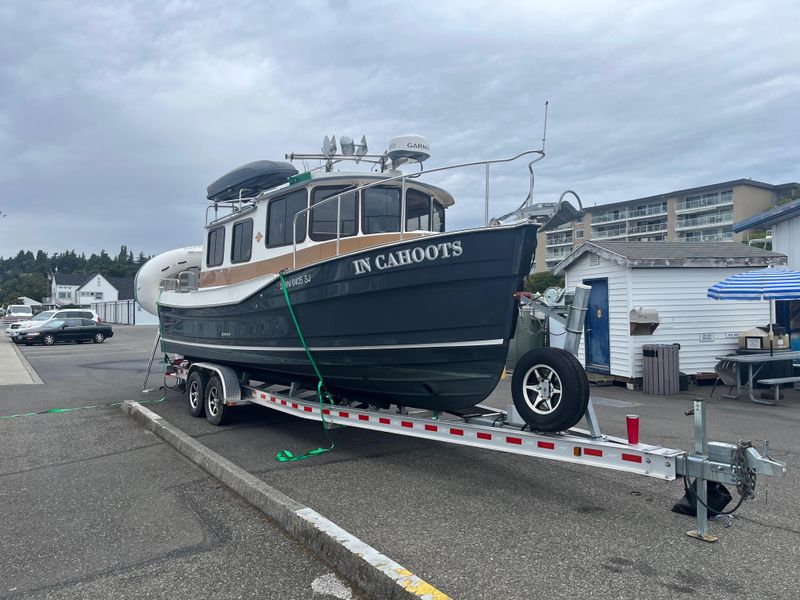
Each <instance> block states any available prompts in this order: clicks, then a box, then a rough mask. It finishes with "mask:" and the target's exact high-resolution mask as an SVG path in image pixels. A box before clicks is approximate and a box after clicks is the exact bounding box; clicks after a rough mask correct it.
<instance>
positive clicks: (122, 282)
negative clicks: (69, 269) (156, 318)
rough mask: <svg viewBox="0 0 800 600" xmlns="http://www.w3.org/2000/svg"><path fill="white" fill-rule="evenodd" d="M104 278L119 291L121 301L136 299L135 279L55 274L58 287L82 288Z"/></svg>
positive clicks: (80, 274)
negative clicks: (98, 278) (92, 281)
mask: <svg viewBox="0 0 800 600" xmlns="http://www.w3.org/2000/svg"><path fill="white" fill-rule="evenodd" d="M98 275H99V276H101V277H103V278H104V279H105V280H106V281H108V283H110V284H111V285H113V286H114V287H115V288H116V289H117V293H118V297H119V300H133V299H134V297H135V296H134V285H135V284H134V278H133V277H106V276H105V275H103V274H102V273H92V274H90V275H86V274H85V273H54V274H53V279H55V282H56V285H72V286H77V287H78V288H82V287H83V286H84V285H86V284H87V283H89V282H90V281H91V280H92V279H94V278H95V277H97V276H98Z"/></svg>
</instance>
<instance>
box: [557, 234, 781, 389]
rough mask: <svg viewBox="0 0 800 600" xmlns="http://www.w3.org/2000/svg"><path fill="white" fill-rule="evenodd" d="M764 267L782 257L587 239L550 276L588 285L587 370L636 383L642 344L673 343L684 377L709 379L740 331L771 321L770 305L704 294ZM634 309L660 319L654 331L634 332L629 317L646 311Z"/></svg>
mask: <svg viewBox="0 0 800 600" xmlns="http://www.w3.org/2000/svg"><path fill="white" fill-rule="evenodd" d="M769 264H772V265H785V264H786V257H785V256H784V255H783V254H778V253H775V252H768V251H766V250H762V249H760V248H753V247H750V246H747V245H745V244H738V243H733V244H732V243H730V242H728V243H726V242H709V243H706V244H695V243H692V242H618V241H611V242H605V241H589V242H584V243H583V244H582V245H581V246H580V247H579V248H577V249H576V250H575V251H573V252H572V253H571V254H570V255H569V256H568V257H567V258H566V259H565V260H563V261H562V262H561V263H559V264H558V265H557V266H556V268H555V269H554V271H555V273H557V274H562V273H563V274H564V276H565V286H566V288H567V290H574V288H575V285H576V284H578V283H584V284H587V285H591V286H592V292H591V294H590V298H589V310H588V314H587V318H586V324H585V330H586V333H585V335H584V338H583V340H582V341H581V346H580V352H579V358H580V359H581V362H582V363H583V364H584V365H585V366H586V369H587V370H588V371H593V372H597V373H605V374H609V375H612V376H614V377H618V378H620V379H624V380H633V379H638V378H640V377H641V376H642V346H643V345H644V344H673V343H678V344H680V345H681V349H680V369H681V371H683V372H684V373H686V374H688V375H697V374H699V373H713V371H714V365H715V364H716V362H717V360H716V358H715V357H717V356H722V355H726V354H730V353H732V352H735V351H736V349H737V348H738V344H739V340H738V336H739V333H740V332H742V331H747V330H750V329H752V328H753V327H756V326H758V325H766V324H767V323H768V321H769V304H768V303H767V302H741V301H727V302H724V301H722V302H721V301H717V300H710V299H708V298H707V297H706V294H707V292H708V288H710V287H711V286H712V285H714V284H715V283H717V282H719V281H721V280H723V279H725V278H726V277H729V276H731V275H733V274H735V273H741V272H743V271H750V270H753V269H757V268H760V267H766V266H767V265H769ZM639 309H652V310H654V311H655V312H656V313H657V315H658V321H659V324H658V326H657V327H656V329H655V331H653V332H652V333H650V332H649V329H648V328H647V327H639V328H636V329H638V330H639V331H634V327H632V325H631V318H632V315H631V311H634V310H638V311H639V312H641V313H644V312H646V311H644V310H639ZM641 330H645V331H644V332H642V331H641Z"/></svg>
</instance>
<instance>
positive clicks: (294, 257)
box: [292, 150, 544, 269]
mask: <svg viewBox="0 0 800 600" xmlns="http://www.w3.org/2000/svg"><path fill="white" fill-rule="evenodd" d="M529 154H538V155H539V156H540V159H541V158H544V150H526V151H525V152H520V153H519V154H517V155H516V156H512V157H511V158H496V159H493V160H479V161H473V162H466V163H459V164H456V165H448V166H445V167H438V168H436V169H430V170H428V171H423V172H422V173H413V174H411V175H406V174H405V173H401V174H400V175H393V176H391V177H386V178H384V179H379V180H378V181H373V182H370V183H367V184H364V185H362V186H359V187H356V188H353V189H350V190H347V191H345V192H341V193H340V194H337V195H336V196H329V197H327V198H325V199H324V200H322V201H321V202H318V203H317V204H314V205H312V206H308V207H306V208H304V209H302V210H299V211H297V213H295V215H294V218H293V219H292V268H293V269H296V268H297V219H298V218H299V217H300V215H301V214H305V213H307V212H309V211H311V210H313V209H314V208H318V207H319V206H322V205H323V204H325V203H327V202H332V201H333V200H336V201H337V211H336V212H337V215H340V214H341V199H342V196H344V195H346V194H355V193H356V192H360V191H361V190H366V189H368V188H371V187H375V186H378V185H384V184H386V183H389V182H391V181H397V180H398V179H399V180H401V188H402V191H401V193H402V197H401V198H400V203H401V204H400V211H401V221H400V236H401V237H400V239H403V229H404V227H405V223H404V222H403V218H402V217H403V215H405V185H406V183H405V180H406V179H418V178H419V177H420V175H423V174H430V173H439V172H442V171H449V170H452V169H463V168H465V167H475V166H479V165H485V167H486V200H485V204H486V207H485V211H484V212H485V219H486V223H485V225H484V226H488V224H489V165H494V164H499V163H507V162H513V161H515V160H517V159H519V158H521V157H523V156H528V155H529ZM540 159H539V160H540ZM340 238H341V220H340V219H339V218H337V220H336V256H339V248H340V245H339V244H340Z"/></svg>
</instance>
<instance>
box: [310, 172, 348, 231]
mask: <svg viewBox="0 0 800 600" xmlns="http://www.w3.org/2000/svg"><path fill="white" fill-rule="evenodd" d="M347 189H348V188H347V187H344V186H342V187H318V188H315V189H314V191H313V192H311V206H314V205H316V204H318V203H320V202H322V201H323V200H324V199H325V198H330V197H331V196H336V195H337V194H340V193H342V192H343V191H345V190H347ZM338 203H339V201H337V200H330V201H328V202H326V203H325V204H323V205H322V206H320V207H318V208H314V209H313V210H311V211H310V212H311V224H310V225H309V230H308V237H310V238H311V239H312V240H314V241H315V242H321V241H324V240H335V239H336V213H337V204H338ZM357 206H358V202H357V195H356V192H350V193H348V194H344V195H342V199H341V219H340V220H341V225H340V226H339V228H340V229H339V231H340V233H341V236H342V237H345V236H349V235H355V234H356V233H357V232H358V226H357V223H358V208H357Z"/></svg>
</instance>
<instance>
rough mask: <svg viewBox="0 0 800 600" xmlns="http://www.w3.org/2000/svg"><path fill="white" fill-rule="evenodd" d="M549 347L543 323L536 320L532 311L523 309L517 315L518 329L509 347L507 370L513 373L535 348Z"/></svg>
mask: <svg viewBox="0 0 800 600" xmlns="http://www.w3.org/2000/svg"><path fill="white" fill-rule="evenodd" d="M547 345H548V336H547V332H546V331H545V328H544V327H542V323H541V321H539V320H538V319H535V318H534V317H533V315H532V314H531V311H530V309H528V308H527V307H526V308H523V309H522V310H520V311H519V314H518V315H517V328H516V330H515V333H514V337H513V338H512V339H511V342H510V343H509V345H508V357H507V358H506V370H508V371H513V370H514V367H516V366H517V361H519V359H520V358H522V356H523V355H524V354H525V353H526V352H528V350H532V349H533V348H544V347H545V346H547Z"/></svg>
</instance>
